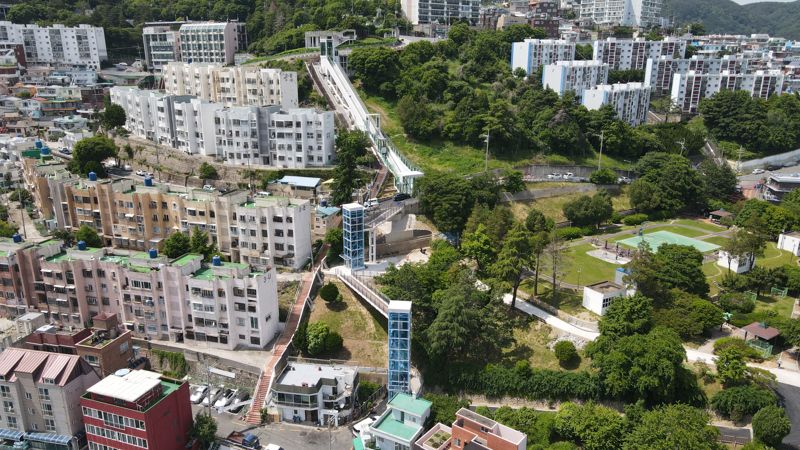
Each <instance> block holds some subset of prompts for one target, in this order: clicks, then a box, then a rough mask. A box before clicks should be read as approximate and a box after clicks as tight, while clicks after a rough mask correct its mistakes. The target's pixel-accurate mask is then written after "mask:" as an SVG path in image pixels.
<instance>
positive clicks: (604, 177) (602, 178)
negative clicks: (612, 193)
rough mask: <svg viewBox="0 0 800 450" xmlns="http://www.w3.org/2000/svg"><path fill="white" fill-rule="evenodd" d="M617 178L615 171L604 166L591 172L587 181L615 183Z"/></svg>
mask: <svg viewBox="0 0 800 450" xmlns="http://www.w3.org/2000/svg"><path fill="white" fill-rule="evenodd" d="M617 178H618V177H617V173H616V172H614V171H613V170H611V169H608V168H606V169H600V170H597V171H594V172H592V175H591V176H590V177H589V181H591V182H592V183H594V184H616V183H617Z"/></svg>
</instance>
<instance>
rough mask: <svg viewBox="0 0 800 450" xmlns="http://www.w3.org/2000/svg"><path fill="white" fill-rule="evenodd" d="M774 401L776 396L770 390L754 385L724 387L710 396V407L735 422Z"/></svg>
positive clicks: (774, 402) (772, 403) (773, 403)
mask: <svg viewBox="0 0 800 450" xmlns="http://www.w3.org/2000/svg"><path fill="white" fill-rule="evenodd" d="M776 403H777V397H775V394H773V393H772V391H770V390H768V389H765V388H762V387H759V386H756V385H748V386H736V387H732V388H728V389H724V390H722V391H719V392H717V393H716V394H715V395H714V397H712V398H711V407H712V408H714V411H716V412H717V413H718V414H719V415H721V416H723V417H726V418H729V419H731V420H733V421H736V422H738V421H740V420H742V419H743V418H744V417H746V416H751V415H753V414H755V413H757V412H758V411H759V410H760V409H761V408H764V407H766V406H770V405H775V404H776Z"/></svg>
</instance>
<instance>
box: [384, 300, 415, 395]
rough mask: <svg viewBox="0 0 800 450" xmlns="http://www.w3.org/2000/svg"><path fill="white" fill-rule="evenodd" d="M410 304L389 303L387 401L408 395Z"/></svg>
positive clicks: (402, 302)
mask: <svg viewBox="0 0 800 450" xmlns="http://www.w3.org/2000/svg"><path fill="white" fill-rule="evenodd" d="M410 379H411V302H404V301H396V300H392V301H391V302H389V386H388V390H389V399H390V400H391V399H392V398H394V396H395V394H397V393H400V392H405V393H410V391H411V390H410V387H409V380H410Z"/></svg>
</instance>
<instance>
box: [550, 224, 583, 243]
mask: <svg viewBox="0 0 800 450" xmlns="http://www.w3.org/2000/svg"><path fill="white" fill-rule="evenodd" d="M556 235H558V237H559V238H561V239H563V240H565V241H570V240H572V239H578V238H582V237H583V230H582V229H580V228H578V227H564V228H558V229H556Z"/></svg>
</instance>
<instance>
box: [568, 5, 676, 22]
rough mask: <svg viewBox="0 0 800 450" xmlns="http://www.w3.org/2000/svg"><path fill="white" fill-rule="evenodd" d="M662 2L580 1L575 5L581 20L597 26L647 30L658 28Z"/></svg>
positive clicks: (660, 19) (660, 20) (661, 20)
mask: <svg viewBox="0 0 800 450" xmlns="http://www.w3.org/2000/svg"><path fill="white" fill-rule="evenodd" d="M663 5H664V0H582V1H581V2H580V4H578V5H576V7H577V9H578V13H579V16H580V18H581V19H587V20H591V21H593V22H594V23H596V24H598V25H606V26H612V25H622V26H626V27H640V28H648V27H652V26H660V25H662V23H663V22H664V21H663V19H662V18H661V8H662V6H663Z"/></svg>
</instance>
